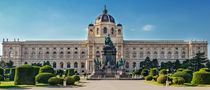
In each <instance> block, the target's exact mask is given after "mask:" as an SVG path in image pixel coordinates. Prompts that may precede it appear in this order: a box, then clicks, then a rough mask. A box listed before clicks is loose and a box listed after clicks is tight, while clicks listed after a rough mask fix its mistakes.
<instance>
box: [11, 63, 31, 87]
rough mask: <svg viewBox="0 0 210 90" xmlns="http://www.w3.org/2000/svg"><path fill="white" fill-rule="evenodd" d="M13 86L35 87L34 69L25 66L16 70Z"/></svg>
mask: <svg viewBox="0 0 210 90" xmlns="http://www.w3.org/2000/svg"><path fill="white" fill-rule="evenodd" d="M15 72H16V73H15V80H14V84H15V85H35V76H34V68H33V67H32V66H31V65H28V64H25V65H22V66H20V67H17V68H16V71H15Z"/></svg>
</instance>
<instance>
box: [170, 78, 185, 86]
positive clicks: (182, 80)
mask: <svg viewBox="0 0 210 90" xmlns="http://www.w3.org/2000/svg"><path fill="white" fill-rule="evenodd" d="M172 82H173V84H179V85H181V84H184V83H185V80H184V78H182V77H173V78H172Z"/></svg>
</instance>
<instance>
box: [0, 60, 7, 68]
mask: <svg viewBox="0 0 210 90" xmlns="http://www.w3.org/2000/svg"><path fill="white" fill-rule="evenodd" d="M5 66H6V63H5V62H4V61H3V60H1V61H0V67H2V68H4V67H5Z"/></svg>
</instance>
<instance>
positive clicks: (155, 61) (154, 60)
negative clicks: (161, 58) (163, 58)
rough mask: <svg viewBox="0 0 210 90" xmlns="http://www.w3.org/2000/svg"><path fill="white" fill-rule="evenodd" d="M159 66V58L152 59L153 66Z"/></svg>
mask: <svg viewBox="0 0 210 90" xmlns="http://www.w3.org/2000/svg"><path fill="white" fill-rule="evenodd" d="M158 66H159V63H158V60H157V59H153V60H152V68H158Z"/></svg>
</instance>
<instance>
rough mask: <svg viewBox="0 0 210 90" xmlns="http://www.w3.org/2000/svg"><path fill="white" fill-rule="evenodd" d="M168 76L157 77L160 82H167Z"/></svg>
mask: <svg viewBox="0 0 210 90" xmlns="http://www.w3.org/2000/svg"><path fill="white" fill-rule="evenodd" d="M167 78H168V77H167V76H165V75H160V76H159V77H158V78H157V82H158V83H160V84H165V83H166V80H167Z"/></svg>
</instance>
